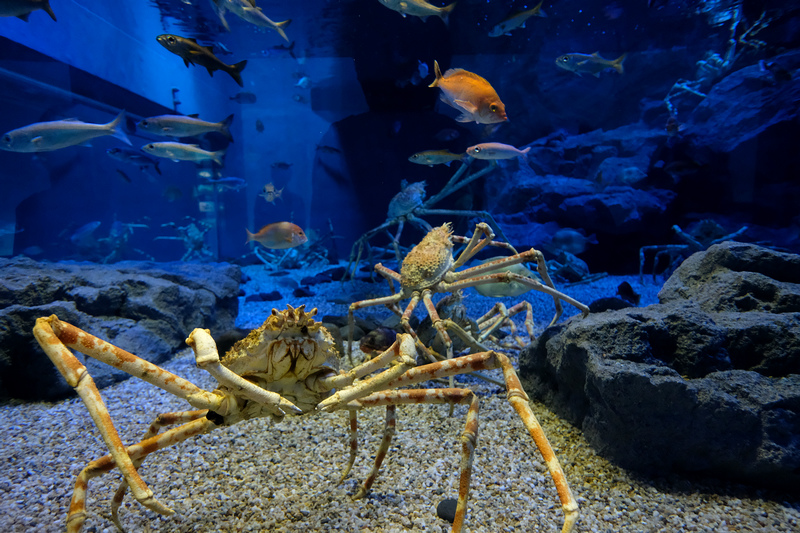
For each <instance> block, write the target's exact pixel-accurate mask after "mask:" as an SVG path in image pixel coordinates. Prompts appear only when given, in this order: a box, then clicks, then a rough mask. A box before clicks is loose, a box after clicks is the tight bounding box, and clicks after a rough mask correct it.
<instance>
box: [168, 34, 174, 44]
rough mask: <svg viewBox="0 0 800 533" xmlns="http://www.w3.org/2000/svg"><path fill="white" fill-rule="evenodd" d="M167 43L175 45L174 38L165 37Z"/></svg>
mask: <svg viewBox="0 0 800 533" xmlns="http://www.w3.org/2000/svg"><path fill="white" fill-rule="evenodd" d="M167 42H168V43H169V44H175V37H172V36H171V35H170V36H169V37H167Z"/></svg>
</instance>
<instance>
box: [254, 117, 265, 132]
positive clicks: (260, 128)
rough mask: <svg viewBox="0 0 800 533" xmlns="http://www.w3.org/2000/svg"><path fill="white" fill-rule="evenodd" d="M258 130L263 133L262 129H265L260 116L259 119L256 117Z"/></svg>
mask: <svg viewBox="0 0 800 533" xmlns="http://www.w3.org/2000/svg"><path fill="white" fill-rule="evenodd" d="M256 131H257V132H258V133H261V132H262V131H264V123H263V122H261V119H260V118H259V119H256Z"/></svg>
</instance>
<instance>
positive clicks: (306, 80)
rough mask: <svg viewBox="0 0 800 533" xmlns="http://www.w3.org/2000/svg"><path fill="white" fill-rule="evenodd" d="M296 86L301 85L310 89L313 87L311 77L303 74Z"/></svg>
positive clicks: (302, 87)
mask: <svg viewBox="0 0 800 533" xmlns="http://www.w3.org/2000/svg"><path fill="white" fill-rule="evenodd" d="M294 86H295V87H300V88H301V89H308V88H309V87H311V78H309V77H308V76H303V77H302V78H300V79H299V80H297V83H295V84H294Z"/></svg>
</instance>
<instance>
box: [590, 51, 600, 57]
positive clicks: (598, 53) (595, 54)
mask: <svg viewBox="0 0 800 533" xmlns="http://www.w3.org/2000/svg"><path fill="white" fill-rule="evenodd" d="M592 57H597V58H599V57H600V52H595V53H593V54H592Z"/></svg>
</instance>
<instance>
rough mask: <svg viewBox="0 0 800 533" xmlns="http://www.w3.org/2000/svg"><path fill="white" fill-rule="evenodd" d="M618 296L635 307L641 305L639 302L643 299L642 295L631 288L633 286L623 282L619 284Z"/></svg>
mask: <svg viewBox="0 0 800 533" xmlns="http://www.w3.org/2000/svg"><path fill="white" fill-rule="evenodd" d="M617 295H619V297H620V298H622V299H623V300H625V301H626V302H630V303H632V304H633V305H639V302H640V301H641V299H642V295H641V294H639V293H637V292H636V291H634V290H633V287H631V284H630V283H628V282H627V281H623V282H622V283H620V284H619V287H617Z"/></svg>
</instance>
